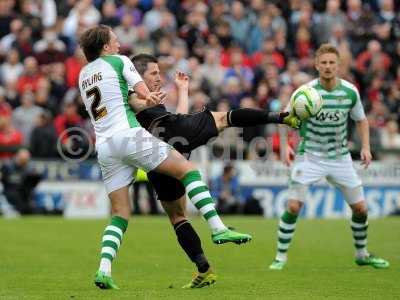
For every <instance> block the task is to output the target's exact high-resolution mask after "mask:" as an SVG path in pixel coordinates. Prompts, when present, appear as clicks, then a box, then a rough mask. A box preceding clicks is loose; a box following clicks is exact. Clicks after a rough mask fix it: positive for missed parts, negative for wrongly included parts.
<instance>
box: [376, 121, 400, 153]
mask: <svg viewBox="0 0 400 300" xmlns="http://www.w3.org/2000/svg"><path fill="white" fill-rule="evenodd" d="M381 143H382V149H384V150H398V151H400V132H399V125H398V123H397V122H396V121H394V120H390V121H388V122H387V123H386V126H385V127H384V128H383V129H382V135H381ZM381 159H385V160H389V159H393V160H398V159H399V152H397V154H394V153H386V154H385V153H384V154H383V156H382V157H381Z"/></svg>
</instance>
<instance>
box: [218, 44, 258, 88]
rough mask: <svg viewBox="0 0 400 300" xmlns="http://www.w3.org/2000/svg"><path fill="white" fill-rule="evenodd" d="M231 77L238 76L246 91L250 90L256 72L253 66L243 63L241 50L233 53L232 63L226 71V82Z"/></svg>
mask: <svg viewBox="0 0 400 300" xmlns="http://www.w3.org/2000/svg"><path fill="white" fill-rule="evenodd" d="M230 77H235V78H237V79H238V80H239V82H240V85H241V87H242V88H243V90H244V91H250V89H251V85H252V82H253V79H254V73H253V70H252V69H251V68H249V67H247V66H244V65H243V56H242V53H241V52H238V51H235V52H233V53H232V55H231V65H230V67H229V68H228V69H227V70H226V72H225V75H224V81H225V82H226V81H227V80H228V79H229V78H230Z"/></svg>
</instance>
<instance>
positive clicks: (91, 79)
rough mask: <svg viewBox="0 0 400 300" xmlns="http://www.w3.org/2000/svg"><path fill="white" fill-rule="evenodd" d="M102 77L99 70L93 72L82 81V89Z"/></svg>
mask: <svg viewBox="0 0 400 300" xmlns="http://www.w3.org/2000/svg"><path fill="white" fill-rule="evenodd" d="M102 79H103V77H102V75H101V72H98V73H95V74H93V75H92V76H91V77H89V78H86V79H85V80H83V81H82V89H86V88H87V87H90V86H92V85H94V84H95V83H97V82H99V81H101V80H102Z"/></svg>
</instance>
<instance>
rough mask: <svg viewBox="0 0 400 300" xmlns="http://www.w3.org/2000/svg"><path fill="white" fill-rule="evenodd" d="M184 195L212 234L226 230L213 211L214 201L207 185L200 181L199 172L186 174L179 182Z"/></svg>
mask: <svg viewBox="0 0 400 300" xmlns="http://www.w3.org/2000/svg"><path fill="white" fill-rule="evenodd" d="M181 181H182V183H183V185H184V186H185V189H186V193H187V195H188V197H189V199H190V201H191V202H192V203H193V205H194V206H196V208H197V209H198V210H199V211H200V213H201V214H202V216H203V217H204V219H206V221H207V223H208V225H209V226H210V227H211V230H212V232H214V233H215V232H218V231H221V230H226V226H225V225H224V223H223V222H222V220H221V219H220V217H219V216H218V213H217V211H216V210H215V205H214V200H213V199H212V197H211V195H210V191H209V190H208V188H207V185H206V184H205V183H204V182H203V181H202V179H201V175H200V173H199V171H197V170H196V171H190V172H188V173H187V174H186V175H185V176H184V177H183V179H182V180H181Z"/></svg>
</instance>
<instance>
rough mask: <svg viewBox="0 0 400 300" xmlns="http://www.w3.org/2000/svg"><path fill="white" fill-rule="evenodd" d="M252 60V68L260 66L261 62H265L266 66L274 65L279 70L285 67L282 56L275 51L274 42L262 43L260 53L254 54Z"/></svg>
mask: <svg viewBox="0 0 400 300" xmlns="http://www.w3.org/2000/svg"><path fill="white" fill-rule="evenodd" d="M252 60H253V65H254V66H258V65H260V64H261V63H262V62H267V63H268V64H274V65H275V66H277V67H278V68H279V69H283V68H284V67H285V58H284V56H283V55H282V54H281V53H279V52H278V51H276V45H275V41H274V40H270V39H265V40H264V41H263V43H262V48H261V49H260V51H257V52H256V53H254V55H253V57H252Z"/></svg>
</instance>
